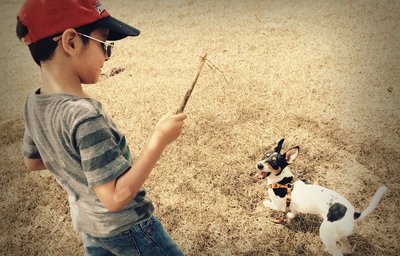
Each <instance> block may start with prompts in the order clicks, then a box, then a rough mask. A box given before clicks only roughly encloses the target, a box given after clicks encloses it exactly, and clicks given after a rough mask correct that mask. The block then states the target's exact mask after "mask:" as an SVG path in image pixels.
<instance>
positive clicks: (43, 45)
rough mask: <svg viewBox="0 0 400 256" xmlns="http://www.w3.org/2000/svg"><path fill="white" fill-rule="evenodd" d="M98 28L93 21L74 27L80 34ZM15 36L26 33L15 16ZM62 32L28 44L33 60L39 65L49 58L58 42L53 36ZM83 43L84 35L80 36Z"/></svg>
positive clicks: (22, 36) (25, 28) (85, 40)
mask: <svg viewBox="0 0 400 256" xmlns="http://www.w3.org/2000/svg"><path fill="white" fill-rule="evenodd" d="M97 28H99V26H98V25H97V24H95V23H90V24H87V25H84V26H82V27H78V28H75V30H76V31H78V32H79V33H82V34H87V35H89V34H90V33H92V32H93V30H95V29H97ZM16 33H17V37H18V38H19V39H20V40H21V39H22V38H24V37H25V35H27V34H28V28H27V27H26V26H25V25H24V24H22V22H21V21H20V20H19V18H17V27H16ZM61 34H62V33H59V34H56V35H52V36H50V37H47V38H44V39H41V40H39V41H37V42H36V43H32V44H30V45H29V51H30V52H31V55H32V58H33V60H34V61H35V62H36V64H38V65H39V66H40V62H41V61H46V60H49V59H50V58H51V57H52V56H53V53H54V51H55V49H56V48H57V45H58V43H57V42H55V41H54V40H53V38H54V37H56V36H59V35H61ZM81 39H82V41H83V43H84V44H85V45H86V44H87V42H88V41H89V39H88V38H86V37H81Z"/></svg>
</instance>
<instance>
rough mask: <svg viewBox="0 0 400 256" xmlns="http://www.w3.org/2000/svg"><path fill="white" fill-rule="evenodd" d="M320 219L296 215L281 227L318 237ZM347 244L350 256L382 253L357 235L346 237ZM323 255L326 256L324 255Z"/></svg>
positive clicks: (380, 249) (312, 216)
mask: <svg viewBox="0 0 400 256" xmlns="http://www.w3.org/2000/svg"><path fill="white" fill-rule="evenodd" d="M321 223H322V219H321V218H320V217H318V216H315V215H298V216H296V217H295V218H294V219H292V220H291V221H288V222H286V223H284V224H283V225H284V226H285V227H286V228H287V229H289V230H291V231H293V232H303V233H312V234H315V235H316V236H319V227H320V226H321ZM348 240H349V243H350V244H351V246H352V247H353V249H354V252H353V253H351V254H350V255H360V256H361V255H373V254H377V255H382V254H384V252H383V251H382V248H379V247H376V246H374V245H373V243H371V242H370V241H369V239H367V238H365V237H363V236H361V235H359V234H353V235H351V236H349V237H348ZM324 255H328V254H327V253H325V254H324Z"/></svg>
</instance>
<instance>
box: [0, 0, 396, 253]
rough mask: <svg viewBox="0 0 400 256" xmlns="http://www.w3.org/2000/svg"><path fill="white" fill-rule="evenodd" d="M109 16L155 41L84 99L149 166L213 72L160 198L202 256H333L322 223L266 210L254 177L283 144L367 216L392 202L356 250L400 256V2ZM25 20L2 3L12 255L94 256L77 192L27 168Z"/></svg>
mask: <svg viewBox="0 0 400 256" xmlns="http://www.w3.org/2000/svg"><path fill="white" fill-rule="evenodd" d="M102 2H103V4H104V5H105V7H106V8H107V10H108V11H109V12H110V13H111V14H112V15H114V16H116V17H118V18H120V19H122V20H124V21H126V22H128V23H130V24H132V25H134V26H136V27H138V28H139V29H140V30H141V32H142V33H141V35H140V36H139V37H137V38H129V39H126V40H122V41H118V42H116V44H115V45H116V47H115V50H114V55H113V57H112V58H111V60H109V61H108V62H107V63H106V64H105V67H104V70H103V75H102V76H101V77H100V81H99V83H98V84H97V85H87V86H85V90H86V92H87V93H88V94H90V95H91V96H92V97H93V98H96V99H98V100H99V101H101V102H102V103H103V105H104V106H105V108H106V109H107V111H108V112H109V113H110V114H111V116H112V117H113V118H114V120H115V121H116V123H117V124H118V125H119V127H120V129H121V130H122V131H123V132H124V133H125V135H126V137H127V140H128V142H129V144H130V147H131V150H132V152H133V154H134V156H135V157H137V156H138V155H139V152H140V150H141V149H142V148H143V147H144V146H145V144H146V141H147V139H148V138H149V135H150V134H151V132H152V129H153V127H154V125H155V123H156V121H157V120H158V118H160V117H161V116H162V115H163V114H164V113H166V112H167V111H169V110H171V109H176V108H178V107H179V104H180V102H181V100H182V98H183V96H184V94H185V92H186V90H187V89H188V88H189V86H190V84H191V82H192V79H193V76H194V74H195V72H196V70H197V66H198V63H199V57H200V56H201V55H203V54H204V53H208V60H209V61H211V62H212V64H213V65H212V64H211V63H210V62H207V63H208V65H206V66H204V68H203V70H202V73H201V75H200V77H199V80H198V82H197V85H196V88H195V90H194V92H193V94H192V96H191V98H190V100H189V102H188V105H187V107H186V109H185V112H186V113H187V114H188V119H187V121H186V124H185V129H184V133H183V135H182V136H181V137H180V138H179V140H178V141H176V142H175V143H174V144H172V145H170V146H169V147H168V148H167V150H166V151H165V153H164V154H163V156H162V158H161V160H160V161H159V163H158V165H157V166H156V168H155V169H154V171H153V172H152V174H151V176H150V178H149V180H148V181H147V182H146V183H145V187H146V189H147V190H148V194H149V196H150V198H151V199H152V200H153V201H154V204H155V206H156V212H155V214H156V216H157V217H159V219H161V221H162V223H163V224H164V226H165V227H166V229H167V230H168V231H169V232H170V234H171V235H172V237H173V238H174V239H175V240H176V241H177V242H178V244H179V245H180V246H181V247H182V248H183V250H184V251H185V253H186V254H187V255H323V254H324V251H323V246H322V243H321V241H320V239H319V235H318V233H319V225H320V222H321V220H320V218H319V217H316V216H311V215H301V216H300V217H298V218H297V219H295V220H294V221H293V222H292V223H290V224H287V225H276V224H273V223H272V220H273V219H274V218H275V217H276V216H277V213H274V212H273V211H271V210H269V209H265V208H264V207H263V206H262V201H263V200H264V199H265V198H267V192H266V182H262V181H259V180H257V179H256V178H255V177H254V175H255V173H256V169H255V164H256V162H257V161H259V160H260V158H261V156H262V154H263V153H264V151H265V150H267V149H271V148H273V147H274V145H275V144H276V143H277V142H278V141H279V140H280V139H281V138H283V137H284V138H286V143H287V144H286V145H285V146H284V149H288V148H289V147H291V146H295V145H299V146H300V147H301V151H300V156H299V158H298V159H297V161H296V162H295V163H294V164H293V166H292V170H293V171H294V172H295V173H296V174H297V175H299V176H300V177H302V178H305V179H307V180H309V181H310V182H313V183H315V184H320V185H323V186H326V187H328V188H330V189H333V190H336V191H338V192H339V193H341V194H343V195H344V196H345V197H346V198H348V199H349V201H350V202H352V203H353V204H354V206H355V207H356V209H358V210H362V209H364V208H365V207H366V206H367V204H368V202H369V200H370V199H371V197H372V195H373V194H374V192H375V191H376V189H377V188H378V186H379V185H380V184H382V183H385V184H386V185H387V186H388V187H389V191H388V192H387V193H386V194H385V196H384V197H383V200H382V201H381V203H380V204H379V206H378V208H377V209H376V210H375V211H374V212H373V214H371V215H370V216H369V217H368V218H367V219H366V220H364V221H363V222H361V224H360V225H359V228H358V230H357V232H356V234H355V235H353V236H351V237H350V243H351V244H352V245H354V247H355V252H354V253H353V254H352V255H399V253H400V245H399V243H398V241H399V240H400V235H399V234H400V228H399V227H400V226H399V224H398V223H399V217H400V213H399V210H398V207H399V205H400V200H399V194H400V190H399V181H400V173H399V171H400V160H399V155H400V147H399V144H400V61H399V60H400V43H399V42H400V2H399V1H397V0H393V1H367V0H365V1H364V0H363V1H361V0H360V1H316V0H314V1H313V0H309V1H261V0H257V1H256V0H253V1H229V0H221V1H218V0H217V1H214V0H209V1H207V0H199V1H195V0H185V1H183V0H182V1H172V0H171V1H156V0H140V1H128V0H121V1H111V0H108V1H107V0H103V1H102ZM20 5H21V1H11V0H10V1H6V0H1V1H0V12H1V16H0V17H1V18H0V19H1V23H0V26H1V30H2V34H3V36H2V39H1V44H0V57H1V72H0V75H1V77H0V79H1V81H2V83H1V85H0V86H1V91H2V94H1V95H2V97H1V98H0V105H1V111H0V138H1V143H0V147H1V152H2V157H1V165H0V173H1V174H0V186H1V193H0V205H1V208H0V214H1V218H0V231H1V237H0V255H82V254H83V253H82V245H81V241H80V235H79V234H78V233H76V232H75V231H73V229H72V226H71V223H70V216H69V209H68V205H67V201H66V194H65V192H64V191H63V190H62V189H61V188H60V187H59V185H58V184H57V183H56V181H55V180H54V178H53V177H52V176H51V174H50V173H48V171H44V172H29V171H27V170H26V169H25V167H24V165H23V162H22V157H21V153H20V145H21V140H22V135H23V129H24V124H23V120H22V111H21V110H22V107H23V103H24V99H25V97H26V95H27V94H28V93H29V92H31V91H33V90H35V88H37V87H40V69H39V68H38V67H37V66H35V64H34V62H33V60H32V59H31V57H30V55H29V52H28V50H27V48H26V47H25V46H24V45H23V44H22V43H20V42H19V41H18V40H17V38H16V37H15V21H16V18H15V17H16V13H17V11H18V9H19V6H20ZM113 70H114V72H113ZM116 70H118V71H119V72H115V71H116ZM122 71H123V72H122ZM107 74H108V75H107ZM111 74H112V75H111ZM325 254H326V253H325Z"/></svg>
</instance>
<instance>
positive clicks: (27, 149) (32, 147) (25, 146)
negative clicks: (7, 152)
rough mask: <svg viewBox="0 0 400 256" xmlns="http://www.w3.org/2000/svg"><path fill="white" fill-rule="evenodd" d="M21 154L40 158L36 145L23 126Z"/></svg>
mask: <svg viewBox="0 0 400 256" xmlns="http://www.w3.org/2000/svg"><path fill="white" fill-rule="evenodd" d="M22 154H23V155H24V156H25V157H27V158H31V159H38V158H40V154H39V150H38V149H37V147H36V144H35V142H34V141H33V139H32V137H31V135H30V133H29V131H28V129H27V128H25V131H24V139H23V143H22Z"/></svg>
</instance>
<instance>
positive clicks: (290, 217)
mask: <svg viewBox="0 0 400 256" xmlns="http://www.w3.org/2000/svg"><path fill="white" fill-rule="evenodd" d="M286 217H288V218H289V219H294V218H295V217H296V213H293V212H288V213H286Z"/></svg>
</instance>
